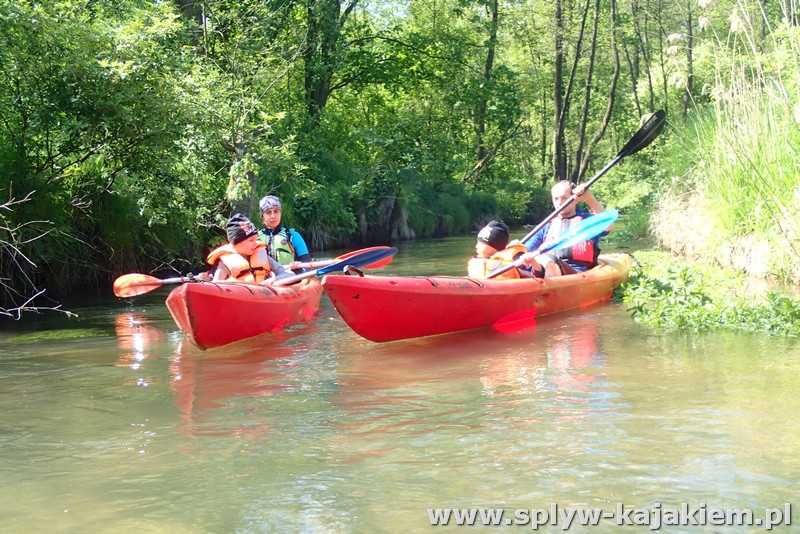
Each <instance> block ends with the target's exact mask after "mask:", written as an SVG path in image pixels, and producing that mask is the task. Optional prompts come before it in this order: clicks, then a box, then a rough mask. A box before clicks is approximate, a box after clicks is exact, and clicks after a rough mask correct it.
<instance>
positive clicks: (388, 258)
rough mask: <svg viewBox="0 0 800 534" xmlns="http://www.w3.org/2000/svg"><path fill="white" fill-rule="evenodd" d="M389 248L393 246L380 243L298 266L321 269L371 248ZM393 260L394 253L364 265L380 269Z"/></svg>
mask: <svg viewBox="0 0 800 534" xmlns="http://www.w3.org/2000/svg"><path fill="white" fill-rule="evenodd" d="M389 248H391V247H387V246H385V245H380V246H377V247H367V248H362V249H359V250H354V251H352V252H347V253H345V254H342V255H341V256H336V257H335V258H333V259H330V260H318V261H309V262H305V263H300V265H299V266H298V267H299V268H300V269H319V268H320V267H327V266H328V265H333V264H334V263H336V262H337V261H341V260H346V259H348V258H352V257H353V256H355V255H357V254H361V253H362V252H367V251H371V250H388V249H389ZM392 260H394V255H389V256H386V257H384V258H381V259H379V260H376V261H374V262H372V263H369V264H367V265H364V266H363V267H364V268H365V269H380V268H382V267H386V266H387V265H389V264H390V263H392Z"/></svg>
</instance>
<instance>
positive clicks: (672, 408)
mask: <svg viewBox="0 0 800 534" xmlns="http://www.w3.org/2000/svg"><path fill="white" fill-rule="evenodd" d="M470 247H471V240H468V239H466V238H453V239H446V240H441V241H437V242H435V243H432V242H428V243H426V242H420V243H414V244H410V245H407V246H403V247H402V249H401V252H400V254H398V256H397V258H396V260H395V263H394V265H393V266H392V267H391V268H390V270H389V271H388V272H394V273H404V274H405V273H431V274H434V273H435V274H459V273H460V272H461V271H462V269H463V265H464V260H463V258H464V257H465V256H466V255H468V254H469V249H470ZM165 296H166V291H162V292H159V293H156V294H154V295H149V296H146V297H140V298H139V299H137V300H135V301H133V302H122V301H114V300H113V299H111V298H109V299H108V301H107V302H106V303H105V304H103V305H100V306H93V307H84V308H78V309H76V310H75V311H77V312H78V313H79V314H80V317H79V318H77V319H70V320H65V319H62V318H59V317H54V316H49V317H45V318H43V319H42V320H40V321H38V322H35V323H26V324H23V325H14V326H15V329H14V330H5V331H4V332H2V333H0V450H1V451H2V462H0V476H2V480H3V484H2V485H0V525H2V527H0V530H3V531H9V532H42V531H47V532H133V531H136V532H170V533H175V532H177V533H183V532H406V531H410V532H417V531H424V530H427V529H429V528H431V527H430V519H429V515H428V513H427V509H428V508H434V507H458V508H467V507H492V508H494V507H502V508H506V509H517V508H520V509H521V508H540V507H547V506H548V505H549V504H550V503H559V504H560V505H561V506H576V507H577V506H586V507H601V508H605V509H612V508H614V507H615V506H616V505H617V503H624V504H625V505H626V506H629V507H650V506H654V505H655V503H657V502H660V503H664V506H678V505H679V504H680V503H684V502H685V503H691V504H692V505H695V506H698V505H700V504H703V503H705V504H708V505H709V506H715V507H720V508H739V509H741V508H753V509H755V512H756V513H757V514H759V513H760V511H761V510H762V509H764V508H778V507H782V506H783V505H784V503H793V502H794V503H795V504H797V505H799V506H800V500H798V499H797V497H798V487H800V486H798V481H800V454H798V451H799V450H800V425H798V424H797V421H796V419H795V417H796V416H797V414H798V413H800V395H798V386H800V346H798V344H797V343H796V342H794V341H789V340H784V339H776V338H767V337H759V336H752V335H738V334H736V335H734V334H709V335H703V336H684V335H674V334H671V335H665V334H661V333H658V332H654V331H651V330H648V329H647V328H645V327H642V326H639V325H637V324H636V323H634V322H633V321H632V320H631V319H630V317H629V316H628V314H627V312H626V311H625V310H624V309H623V308H622V307H621V306H620V305H617V304H609V305H606V306H601V307H597V308H594V309H591V310H589V311H586V312H583V313H576V314H567V315H562V316H558V317H554V318H551V319H544V320H541V321H539V323H538V324H536V325H535V326H534V327H531V328H530V329H528V330H525V331H522V332H517V333H515V334H511V335H509V334H499V333H495V332H489V331H486V332H470V333H464V334H455V335H449V336H440V337H436V338H429V339H423V340H415V341H407V342H397V343H390V344H383V345H379V344H374V343H371V342H369V341H366V340H363V339H361V338H359V337H358V336H357V335H356V334H355V333H353V332H352V331H350V330H349V329H348V327H347V326H346V325H345V324H344V323H343V321H342V320H341V319H340V318H339V317H338V316H337V314H336V312H335V310H334V309H333V308H332V306H331V304H330V302H329V301H328V300H327V299H326V298H323V305H322V309H321V311H320V314H319V317H318V319H317V320H316V321H315V322H314V323H313V324H310V325H307V326H300V327H294V328H292V329H291V330H290V331H288V332H286V333H284V334H281V335H266V336H262V337H259V338H256V339H253V340H251V341H248V342H244V343H240V344H237V345H235V346H232V347H228V348H222V349H216V350H213V351H208V352H205V353H203V352H201V351H199V350H197V349H195V348H193V347H191V346H190V345H189V343H188V342H187V341H186V340H185V339H184V338H183V337H182V335H181V333H180V332H179V331H178V330H177V328H176V327H175V325H174V324H173V323H172V321H171V319H170V317H169V315H168V313H167V311H166V308H164V306H163V299H164V297H165ZM795 501H796V502H795ZM795 515H796V514H795ZM797 520H800V518H798V519H797ZM794 528H796V527H795V526H791V527H788V528H787V527H784V529H783V530H791V529H794ZM629 530H631V531H634V530H635V529H629ZM666 530H667V531H670V532H672V531H681V532H694V531H698V530H704V529H699V527H681V528H674V527H673V528H670V529H666ZM728 530H732V531H741V532H745V531H750V529H747V528H744V527H739V528H737V529H726V531H728ZM573 531H576V532H582V531H586V530H585V529H581V528H575V529H573ZM616 531H618V527H616V526H615V525H613V523H610V522H603V523H601V525H600V527H598V528H595V529H592V532H616ZM704 531H705V530H704ZM707 531H708V532H719V531H721V529H720V528H719V527H716V528H712V527H708V530H707Z"/></svg>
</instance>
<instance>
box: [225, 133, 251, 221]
mask: <svg viewBox="0 0 800 534" xmlns="http://www.w3.org/2000/svg"><path fill="white" fill-rule="evenodd" d="M225 147H226V148H227V149H228V152H230V154H231V168H230V170H229V171H228V188H227V190H226V191H225V199H226V200H227V201H228V204H229V205H230V207H231V211H232V212H233V213H243V214H244V215H247V216H248V217H252V216H253V214H255V213H256V208H257V207H258V198H257V184H256V179H257V177H256V173H255V172H254V171H255V166H254V163H253V161H252V160H251V158H250V155H249V154H248V150H247V142H246V140H245V139H244V136H243V135H242V134H237V136H236V139H234V140H232V141H231V142H227V143H225Z"/></svg>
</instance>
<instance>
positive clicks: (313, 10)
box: [303, 0, 358, 130]
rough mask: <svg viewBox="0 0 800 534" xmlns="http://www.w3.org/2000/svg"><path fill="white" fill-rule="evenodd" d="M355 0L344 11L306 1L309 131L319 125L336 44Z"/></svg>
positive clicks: (327, 1)
mask: <svg viewBox="0 0 800 534" xmlns="http://www.w3.org/2000/svg"><path fill="white" fill-rule="evenodd" d="M357 2H358V0H350V2H349V3H348V5H347V7H346V8H345V9H344V11H342V10H341V7H342V6H341V0H306V16H307V24H308V28H307V30H308V31H307V37H306V49H305V53H304V58H303V59H304V62H305V66H304V88H305V101H306V113H307V126H308V129H309V130H313V129H314V128H316V126H317V124H319V119H320V116H321V115H322V111H323V110H324V109H325V105H326V104H327V103H328V97H329V96H330V94H331V80H332V78H333V74H334V72H335V62H336V61H335V60H336V52H337V43H338V41H339V36H340V34H341V30H342V26H343V25H344V23H345V21H346V19H347V17H348V15H350V13H351V12H352V11H353V9H354V8H355V6H356V3H357Z"/></svg>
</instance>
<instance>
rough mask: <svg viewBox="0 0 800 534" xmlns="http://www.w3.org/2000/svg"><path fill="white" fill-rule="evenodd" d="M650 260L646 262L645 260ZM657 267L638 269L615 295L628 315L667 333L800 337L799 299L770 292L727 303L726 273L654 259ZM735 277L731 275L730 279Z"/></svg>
mask: <svg viewBox="0 0 800 534" xmlns="http://www.w3.org/2000/svg"><path fill="white" fill-rule="evenodd" d="M651 261H652V260H651ZM659 261H660V262H661V263H660V265H654V264H652V263H650V264H648V262H645V265H644V266H642V265H639V266H637V268H635V269H634V271H633V272H632V273H631V276H630V277H629V279H628V280H627V281H626V282H625V283H624V284H623V285H622V286H620V287H619V288H618V289H617V291H616V292H615V298H616V300H618V301H621V302H623V303H624V304H625V307H626V308H627V309H628V310H629V311H630V312H631V315H632V316H633V317H634V318H635V319H636V320H637V321H639V322H641V323H643V324H646V325H648V326H651V327H654V328H658V329H663V330H668V331H688V332H704V331H708V330H713V329H728V330H742V331H747V332H758V333H764V334H769V335H780V336H792V337H794V336H798V335H800V300H798V299H796V298H792V297H789V296H787V295H785V294H782V293H778V292H774V291H770V292H768V293H767V294H766V295H765V296H764V297H763V298H761V299H754V298H753V297H752V296H745V295H741V296H738V297H735V298H733V297H732V296H731V295H733V294H735V290H734V289H733V288H732V285H733V282H731V281H730V280H729V281H727V283H722V284H720V283H718V281H719V279H720V277H721V276H725V275H726V274H728V275H730V273H719V272H717V273H714V274H713V275H712V274H709V273H708V272H704V271H701V270H699V269H697V268H696V267H692V266H687V265H681V264H679V263H677V262H676V261H675V260H665V259H664V256H660V257H659ZM731 278H735V276H731Z"/></svg>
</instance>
